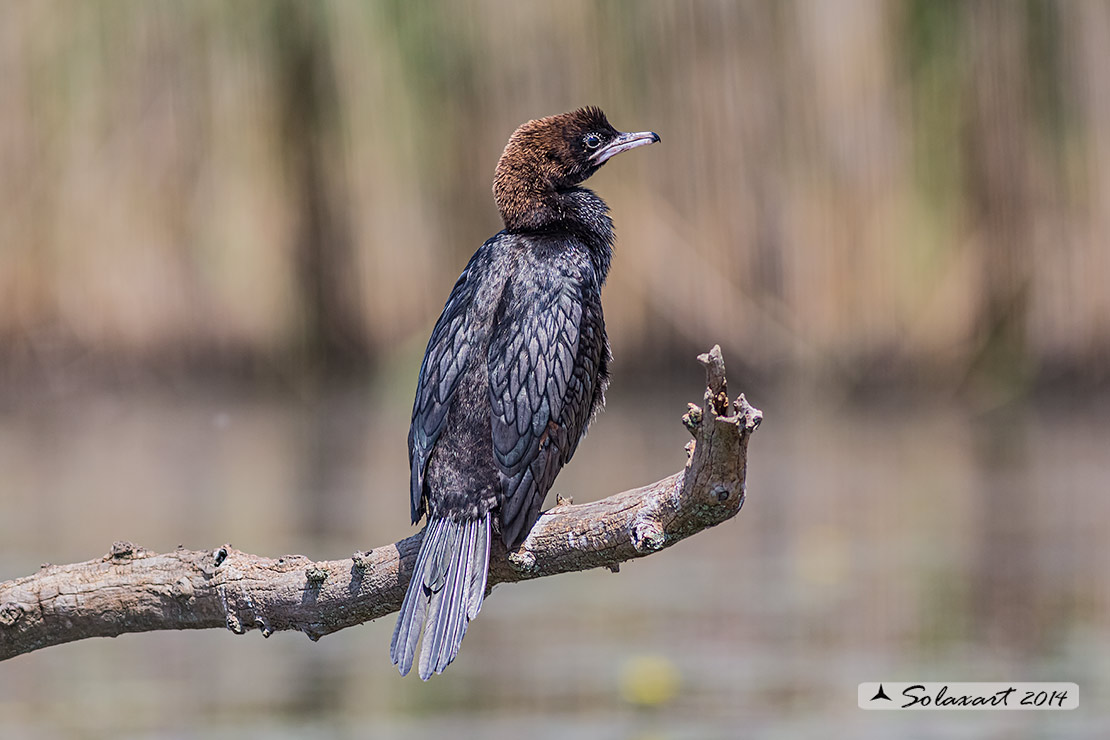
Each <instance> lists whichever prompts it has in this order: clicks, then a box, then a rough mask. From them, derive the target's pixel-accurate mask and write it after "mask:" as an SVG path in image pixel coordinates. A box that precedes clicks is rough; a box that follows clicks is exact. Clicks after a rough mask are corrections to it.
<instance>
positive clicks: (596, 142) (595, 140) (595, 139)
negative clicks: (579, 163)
mask: <svg viewBox="0 0 1110 740" xmlns="http://www.w3.org/2000/svg"><path fill="white" fill-rule="evenodd" d="M584 141H585V142H586V148H587V149H597V148H598V147H599V146H601V137H600V136H598V135H597V134H586V138H585V139H584Z"/></svg>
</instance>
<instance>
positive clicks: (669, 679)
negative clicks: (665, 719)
mask: <svg viewBox="0 0 1110 740" xmlns="http://www.w3.org/2000/svg"><path fill="white" fill-rule="evenodd" d="M678 687H679V675H678V668H677V667H675V664H674V663H673V662H671V661H670V660H669V659H667V658H665V657H663V656H661V655H641V656H637V657H634V658H630V659H628V660H627V661H625V664H624V666H623V667H622V668H621V675H620V693H621V697H622V698H623V699H624V700H625V701H627V702H629V703H630V704H635V705H637V706H641V707H658V706H662V705H663V704H666V703H667V702H669V701H670V700H671V699H673V698H674V696H675V694H676V693H678Z"/></svg>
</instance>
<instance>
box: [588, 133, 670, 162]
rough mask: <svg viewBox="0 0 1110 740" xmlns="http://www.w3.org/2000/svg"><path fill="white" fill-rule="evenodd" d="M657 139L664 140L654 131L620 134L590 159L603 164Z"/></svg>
mask: <svg viewBox="0 0 1110 740" xmlns="http://www.w3.org/2000/svg"><path fill="white" fill-rule="evenodd" d="M657 141H662V139H660V137H659V134H657V133H655V132H654V131H636V132H634V133H628V134H619V135H618V136H617V137H616V138H615V139H613V140H612V141H611V142H609V145H608V146H606V147H605V148H604V149H599V150H598V151H597V152H595V153H594V155H593V156H592V157H590V159H591V160H592V161H593V163H594V165H602V164H604V163H605V162H606V161H608V160H609V159H610V158H612V157H613V156H615V155H617V154H620V153H621V152H627V151H628V150H629V149H635V148H636V147H640V146H647V145H648V144H654V143H655V142H657Z"/></svg>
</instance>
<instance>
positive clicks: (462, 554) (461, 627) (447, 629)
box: [390, 514, 491, 681]
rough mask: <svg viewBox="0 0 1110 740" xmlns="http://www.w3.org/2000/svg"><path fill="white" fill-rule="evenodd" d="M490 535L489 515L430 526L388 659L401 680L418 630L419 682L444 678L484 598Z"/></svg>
mask: <svg viewBox="0 0 1110 740" xmlns="http://www.w3.org/2000/svg"><path fill="white" fill-rule="evenodd" d="M490 533H491V520H490V515H488V514H487V515H486V516H485V517H483V518H482V519H475V520H469V521H463V522H456V521H454V520H451V519H446V518H444V519H433V520H431V521H430V522H429V523H428V528H427V531H426V533H425V535H424V541H423V543H421V545H420V552H419V553H418V554H417V556H416V564H415V565H414V566H413V571H412V580H411V581H410V582H409V586H408V589H407V590H406V592H405V600H404V602H403V603H402V604H401V611H400V613H399V614H398V616H397V626H396V627H394V629H393V643H392V645H391V647H390V657H391V658H392V660H393V664H394V665H395V666H397V667H398V669H399V670H400V671H401V675H402V676H404V675H407V674H408V672H409V671H410V670H411V669H412V663H413V660H414V657H415V655H416V644H417V642H418V640H419V639H420V633H421V630H422V629H423V633H424V646H423V648H421V652H420V677H421V678H422V679H424V680H425V681H427V680H428V679H429V678H431V676H432V675H433V674H435V673H442V672H443V670H444V669H445V668H446V667H447V666H448V665H449V664H450V663H451V661H453V660H454V659H455V656H457V655H458V653H459V645H461V644H462V639H463V637H464V636H465V635H466V628H467V625H468V623H469V622H470V620H471V619H473V618H474V617H476V616H477V615H478V610H479V609H481V608H482V599H483V598H484V597H485V590H486V583H487V575H488V572H489V553H490Z"/></svg>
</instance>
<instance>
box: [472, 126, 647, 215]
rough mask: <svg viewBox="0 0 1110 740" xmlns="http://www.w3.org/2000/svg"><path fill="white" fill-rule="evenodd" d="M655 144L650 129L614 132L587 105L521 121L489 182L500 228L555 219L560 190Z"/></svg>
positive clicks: (572, 185) (614, 130)
mask: <svg viewBox="0 0 1110 740" xmlns="http://www.w3.org/2000/svg"><path fill="white" fill-rule="evenodd" d="M657 141H659V134H656V133H654V132H652V131H639V132H635V133H622V132H620V131H617V130H616V129H615V128H613V127H612V125H610V123H609V121H608V119H607V118H606V117H605V113H603V112H602V111H601V109H600V108H596V107H592V106H591V107H587V108H579V109H578V110H575V111H571V112H570V113H562V114H560V115H557V116H548V117H547V118H540V119H538V120H534V121H529V122H528V123H525V124H524V125H522V126H521V127H520V128H518V129H517V130H516V131H514V132H513V135H512V136H511V137H509V143H508V144H506V145H505V151H504V152H503V153H502V154H501V159H500V160H499V161H498V163H497V172H496V174H495V176H494V181H493V195H494V199H495V200H496V201H497V208H498V210H499V211H501V218H502V219H503V220H504V221H505V226H506V227H507V228H510V229H513V228H536V227H538V226H541V225H542V224H543V222H544V221H545V220H548V219H550V218H551V217H552V216H553V215H555V216H557V215H558V214H557V211H558V210H559V208H558V203H557V201H558V194H559V193H560V192H563V191H566V190H568V189H570V188H573V187H575V186H576V185H578V184H580V183H581V182H583V181H584V180H585V179H586V178H588V177H589V176H590V175H592V174H593V173H594V172H596V171H597V170H598V168H599V167H601V166H602V165H603V164H605V163H606V162H607V161H609V159H610V158H612V157H613V156H614V155H616V154H620V153H621V152H625V151H628V150H629V149H635V148H636V147H640V146H645V145H647V144H653V143H655V142H657ZM553 211H554V213H553Z"/></svg>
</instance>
